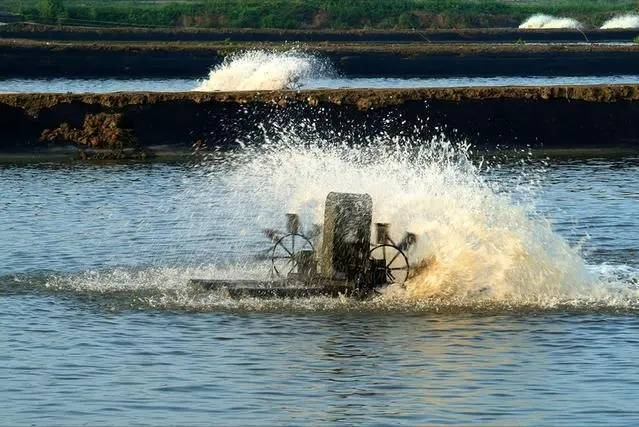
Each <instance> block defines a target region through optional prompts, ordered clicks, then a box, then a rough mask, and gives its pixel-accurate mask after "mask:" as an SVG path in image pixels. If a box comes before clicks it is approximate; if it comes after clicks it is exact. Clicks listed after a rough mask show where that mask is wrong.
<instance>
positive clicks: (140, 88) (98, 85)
mask: <svg viewBox="0 0 639 427" xmlns="http://www.w3.org/2000/svg"><path fill="white" fill-rule="evenodd" d="M202 80H203V78H200V79H198V78H193V79H184V78H146V79H67V78H53V79H22V78H12V79H0V93H3V92H4V93H10V92H47V93H67V92H72V93H95V92H98V93H108V92H182V91H190V90H196V89H197V88H198V87H199V85H200V83H201V81H202ZM638 83H639V76H637V75H620V76H600V77H597V76H580V77H572V76H564V77H562V76H553V77H549V76H523V77H499V76H497V77H455V78H352V77H349V78H346V77H344V78H341V77H329V76H313V77H312V78H302V79H301V80H299V81H298V82H297V83H296V85H295V87H296V88H300V89H319V88H329V89H337V88H421V87H435V88H437V87H472V86H540V85H541V86H551V85H576V84H638ZM248 87H250V86H248Z"/></svg>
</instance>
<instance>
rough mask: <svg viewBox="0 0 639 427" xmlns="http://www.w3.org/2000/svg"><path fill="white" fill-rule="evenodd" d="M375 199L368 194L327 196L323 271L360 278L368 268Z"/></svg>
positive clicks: (331, 276) (327, 274) (333, 276)
mask: <svg viewBox="0 0 639 427" xmlns="http://www.w3.org/2000/svg"><path fill="white" fill-rule="evenodd" d="M372 218H373V201H372V199H371V196H370V195H368V194H353V193H335V192H331V193H329V194H328V196H327V197H326V207H325V209H324V236H323V239H322V250H321V254H320V259H319V262H320V274H321V275H322V276H323V277H325V278H328V279H336V280H356V279H357V278H358V277H359V276H361V275H362V274H363V273H364V271H365V270H366V267H367V263H368V254H369V251H370V242H371V224H372Z"/></svg>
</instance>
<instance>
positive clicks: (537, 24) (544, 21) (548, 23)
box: [519, 13, 583, 29]
mask: <svg viewBox="0 0 639 427" xmlns="http://www.w3.org/2000/svg"><path fill="white" fill-rule="evenodd" d="M519 28H522V29H541V28H547V29H561V28H573V29H582V28H583V25H582V24H581V23H580V22H579V21H577V20H576V19H573V18H563V17H562V18H557V17H554V16H552V15H544V14H542V13H539V14H536V15H533V16H531V17H530V18H528V19H526V20H525V21H524V22H522V23H521V25H519Z"/></svg>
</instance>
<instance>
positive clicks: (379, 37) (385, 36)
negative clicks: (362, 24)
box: [0, 23, 639, 43]
mask: <svg viewBox="0 0 639 427" xmlns="http://www.w3.org/2000/svg"><path fill="white" fill-rule="evenodd" d="M637 36H639V29H614V30H599V29H592V30H585V31H580V30H575V29H546V30H536V29H518V28H474V29H460V30H422V29H413V30H386V31H384V30H310V29H309V30H284V29H262V30H258V29H205V28H200V29H198V28H108V27H78V26H55V25H43V24H32V23H14V24H11V25H5V26H0V38H9V39H11V38H14V39H30V40H49V41H51V40H57V41H99V42H131V41H137V42H140V41H144V42H152V41H175V42H178V41H181V42H212V41H213V42H214V41H218V42H219V41H225V40H229V41H234V42H296V41H297V42H325V41H328V42H378V43H379V42H402V43H410V42H413V43H424V42H426V43H435V42H437V43H439V42H458V43H459V42H461V43H478V42H481V43H516V42H528V43H531V42H554V43H562V42H564V43H565V42H596V43H603V42H628V43H629V42H632V41H633V40H634V38H635V37H637Z"/></svg>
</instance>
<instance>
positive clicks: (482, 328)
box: [0, 124, 639, 426]
mask: <svg viewBox="0 0 639 427" xmlns="http://www.w3.org/2000/svg"><path fill="white" fill-rule="evenodd" d="M263 125H264V126H268V125H269V124H263ZM300 126H301V124H295V125H289V127H288V128H286V127H284V128H280V129H278V131H277V132H279V133H278V137H277V138H274V139H273V140H272V141H269V142H266V143H264V144H263V145H260V146H257V147H246V148H244V149H241V150H235V151H231V152H226V153H217V154H215V155H211V156H208V157H201V156H198V155H194V156H193V158H192V159H191V160H189V161H183V162H173V163H168V162H158V163H138V164H78V163H69V164H58V163H56V164H53V163H37V164H9V163H5V164H3V165H1V166H0V191H1V192H2V194H3V197H2V199H1V200H0V238H1V239H2V241H3V250H2V251H0V331H1V333H2V335H3V339H1V340H0V346H1V347H2V352H1V354H2V356H1V357H2V361H3V363H2V365H1V366H0V381H2V384H3V387H2V390H1V391H0V424H3V425H87V424H88V425H124V424H126V425H178V424H179V425H210V424H222V425H228V426H246V425H259V426H271V425H295V426H305V425H309V426H310V425H313V426H324V425H344V424H349V425H362V426H374V425H398V424H404V425H429V424H444V423H455V424H463V425H515V424H516V425H535V426H537V425H602V424H614V425H636V424H637V422H638V421H639V409H638V408H637V405H636V401H635V398H634V396H635V394H636V393H637V392H638V391H639V382H638V380H637V374H638V373H639V359H637V357H636V354H637V350H638V349H639V338H638V332H639V303H638V299H637V297H638V292H639V258H638V257H637V251H638V248H639V219H638V218H639V217H638V216H637V215H636V213H637V207H638V206H639V159H637V158H632V157H586V158H584V157H581V158H569V157H561V158H539V157H537V156H535V155H533V154H530V153H523V152H520V151H517V152H514V151H513V152H511V151H508V150H504V151H503V155H499V156H498V157H492V156H491V157H487V158H482V157H481V156H478V155H477V154H476V153H474V154H473V153H471V151H472V150H471V149H470V148H469V147H464V146H463V145H462V146H460V145H455V144H451V143H449V142H448V141H447V140H446V138H445V137H442V138H441V139H437V140H428V141H425V140H422V139H420V137H419V135H411V136H406V137H405V138H400V139H399V140H398V139H394V140H389V139H388V138H387V137H386V136H385V135H384V134H374V135H369V138H368V139H367V141H368V143H367V144H366V145H365V146H360V147H352V146H350V145H344V146H336V145H335V144H327V143H326V142H325V141H321V140H318V139H317V138H314V137H313V132H312V131H310V130H309V129H311V128H312V126H311V127H305V128H304V131H303V132H302V131H301V130H302V128H301V127H300ZM354 132H361V130H354ZM302 135H303V136H302ZM360 136H361V135H360ZM329 191H347V192H358V193H360V192H361V193H363V192H366V193H369V194H370V195H371V196H372V198H373V205H374V209H373V220H374V221H381V222H389V223H391V230H392V232H393V233H396V234H401V233H402V232H404V231H411V232H415V233H416V235H417V236H418V244H417V245H416V247H415V248H414V250H413V251H411V252H410V253H409V258H410V259H411V265H413V266H414V267H415V269H414V270H415V271H414V272H415V274H414V276H412V277H411V279H409V281H408V282H407V283H406V284H405V287H403V288H401V287H397V286H391V287H390V288H388V289H387V290H386V291H385V292H383V293H382V294H380V295H378V296H376V297H374V298H372V299H370V300H365V301H359V300H353V299H349V298H341V299H340V298H335V299H333V298H325V297H314V298H299V299H273V300H260V299H253V298H240V299H232V298H229V297H228V296H225V295H222V294H217V293H214V292H205V291H202V290H200V289H196V288H194V287H192V286H190V285H189V283H188V281H189V279H190V278H193V277H199V278H222V279H226V280H229V281H233V280H236V279H245V278H250V279H260V278H266V277H268V274H269V269H270V260H269V258H268V253H267V252H266V250H267V249H268V248H269V247H270V246H271V244H272V242H271V241H269V240H268V239H267V238H266V236H265V235H264V233H263V232H262V230H263V229H264V228H267V227H276V228H283V225H284V214H285V213H286V212H298V213H299V214H300V218H301V220H302V224H303V226H304V229H306V228H307V227H309V226H310V225H311V224H313V223H320V222H321V221H322V218H323V216H322V215H323V208H324V200H325V197H326V194H327V193H328V192H329ZM424 260H428V261H429V262H428V263H427V266H426V267H424V265H423V264H422V263H421V261H424Z"/></svg>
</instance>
